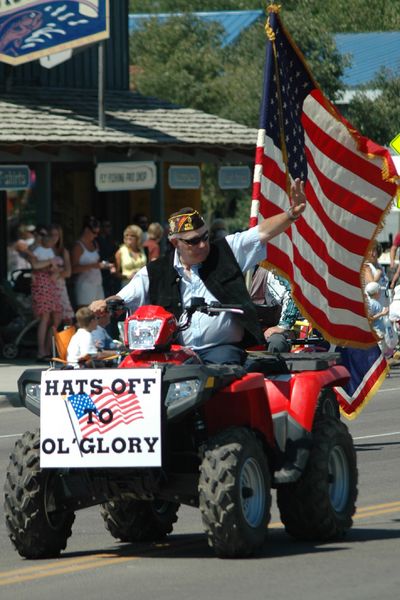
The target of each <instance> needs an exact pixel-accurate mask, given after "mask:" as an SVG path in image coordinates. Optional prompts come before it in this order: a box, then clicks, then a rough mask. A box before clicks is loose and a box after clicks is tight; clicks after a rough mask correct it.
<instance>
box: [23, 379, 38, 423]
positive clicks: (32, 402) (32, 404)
mask: <svg viewBox="0 0 400 600" xmlns="http://www.w3.org/2000/svg"><path fill="white" fill-rule="evenodd" d="M24 404H25V406H26V408H28V409H29V410H31V411H32V412H33V413H34V414H36V415H39V414H40V383H33V382H31V381H28V382H27V383H26V384H25V385H24Z"/></svg>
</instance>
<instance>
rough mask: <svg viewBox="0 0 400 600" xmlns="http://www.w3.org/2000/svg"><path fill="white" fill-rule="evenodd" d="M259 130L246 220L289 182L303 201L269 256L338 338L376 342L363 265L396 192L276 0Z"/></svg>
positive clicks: (316, 321)
mask: <svg viewBox="0 0 400 600" xmlns="http://www.w3.org/2000/svg"><path fill="white" fill-rule="evenodd" d="M269 10H270V11H272V12H270V14H269V18H268V23H267V26H266V32H267V34H268V40H267V49H266V63H265V75H264V91H263V101H262V105H261V116H260V130H259V134H258V140H257V149H256V160H255V162H256V165H255V171H254V184H253V200H252V212H251V220H250V224H251V225H255V224H256V223H257V220H258V218H259V216H260V215H261V216H262V217H269V216H272V215H274V214H277V213H279V212H282V211H284V210H286V209H287V208H288V207H289V205H290V200H289V194H288V191H289V189H290V182H291V180H293V179H295V178H301V179H302V180H304V181H305V182H306V188H305V189H306V195H307V199H308V204H307V208H306V210H305V212H304V213H303V215H302V217H300V219H299V220H297V221H296V222H295V223H293V225H292V226H291V228H290V229H289V230H287V232H285V233H283V234H281V235H279V236H277V237H275V238H274V239H272V240H271V241H270V242H269V243H268V247H267V260H266V266H269V267H274V268H275V269H277V270H278V271H280V272H281V273H282V274H283V275H284V276H286V277H287V278H288V279H289V280H290V281H291V283H292V291H293V296H294V298H295V299H296V301H297V304H298V305H299V307H300V309H301V311H302V314H303V315H304V316H305V317H307V318H308V319H309V320H310V321H311V322H312V323H313V325H314V327H316V328H317V329H318V330H319V331H320V332H321V333H322V334H323V335H324V337H325V338H326V339H328V340H329V341H330V342H332V343H334V344H340V345H341V346H348V345H350V346H353V347H359V348H368V347H370V346H371V345H372V344H376V337H375V334H374V333H373V332H372V330H371V327H370V324H369V321H368V318H367V308H366V305H365V300H364V296H363V291H362V275H361V272H362V265H363V262H364V260H365V256H366V254H367V251H368V247H369V245H370V244H371V240H372V239H373V238H374V237H375V235H376V233H377V231H378V228H379V226H380V223H381V221H382V219H383V217H384V216H385V213H386V211H388V210H390V206H391V201H392V199H393V196H394V195H395V193H396V184H395V183H394V181H393V180H392V181H390V179H391V178H393V177H395V175H396V170H395V167H394V164H393V162H392V160H391V157H390V155H389V153H388V152H387V151H386V150H385V149H384V148H382V147H380V146H378V145H377V144H374V143H373V142H371V141H370V140H368V139H366V138H363V137H362V136H361V135H359V134H358V133H357V132H356V131H355V130H354V128H352V126H351V125H350V124H349V123H348V122H347V121H346V120H345V119H343V117H342V116H341V115H340V114H339V113H338V111H337V110H336V109H335V108H334V106H333V105H332V104H331V103H330V102H329V101H328V100H327V99H326V98H325V97H324V96H323V94H322V93H321V91H320V90H319V89H318V86H317V84H316V83H315V81H314V80H313V77H312V75H311V73H310V71H309V69H308V67H307V65H306V63H305V61H304V59H303V57H302V55H301V53H300V51H299V49H298V48H297V47H296V46H295V44H294V42H293V41H292V39H291V38H290V36H289V34H288V33H287V32H286V30H285V29H284V27H283V26H282V22H281V20H280V17H279V15H278V14H277V10H278V9H277V7H276V6H272V7H269Z"/></svg>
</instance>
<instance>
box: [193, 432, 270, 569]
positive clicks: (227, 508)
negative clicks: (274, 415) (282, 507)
mask: <svg viewBox="0 0 400 600" xmlns="http://www.w3.org/2000/svg"><path fill="white" fill-rule="evenodd" d="M199 504H200V510H201V516H202V521H203V525H204V529H205V531H206V533H207V536H208V543H209V545H210V546H212V547H213V548H214V551H215V553H216V554H217V556H220V557H227V558H236V557H245V556H250V555H252V554H255V553H256V552H257V551H259V550H260V548H261V547H262V545H263V543H264V541H265V538H266V535H267V527H268V523H269V520H270V511H271V479H270V472H269V466H268V460H267V456H266V454H265V452H264V450H263V448H262V444H261V442H260V441H259V440H258V439H257V437H256V436H255V434H254V433H253V432H252V431H251V430H248V429H245V428H239V427H238V428H232V429H228V430H226V431H224V432H221V433H220V434H218V435H216V436H215V437H214V438H213V439H211V440H210V441H209V443H208V445H207V449H206V451H205V454H204V458H203V461H202V464H201V466H200V480H199Z"/></svg>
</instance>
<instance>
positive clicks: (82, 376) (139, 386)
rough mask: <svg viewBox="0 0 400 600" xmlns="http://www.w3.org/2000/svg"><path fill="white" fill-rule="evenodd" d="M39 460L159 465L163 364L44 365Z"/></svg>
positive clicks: (46, 465) (47, 464)
mask: <svg viewBox="0 0 400 600" xmlns="http://www.w3.org/2000/svg"><path fill="white" fill-rule="evenodd" d="M40 466H41V467H43V468H52V467H65V468H68V467H84V468H89V467H159V466H161V370H160V369H87V370H83V369H82V370H65V371H61V370H60V371H44V372H43V373H42V379H41V396H40Z"/></svg>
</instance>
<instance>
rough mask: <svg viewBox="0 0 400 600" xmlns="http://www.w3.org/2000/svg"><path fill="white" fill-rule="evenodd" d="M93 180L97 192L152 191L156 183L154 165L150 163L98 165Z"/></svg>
mask: <svg viewBox="0 0 400 600" xmlns="http://www.w3.org/2000/svg"><path fill="white" fill-rule="evenodd" d="M95 178H96V187H97V189H98V190H99V192H117V191H121V190H152V189H153V188H154V187H155V185H156V183H157V169H156V163H155V162H152V161H142V162H140V161H137V162H133V161H131V162H118V163H117V162H113V163H99V164H98V165H97V167H96V171H95Z"/></svg>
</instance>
